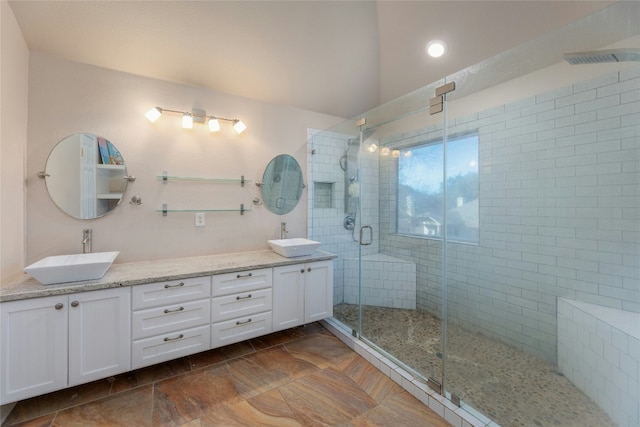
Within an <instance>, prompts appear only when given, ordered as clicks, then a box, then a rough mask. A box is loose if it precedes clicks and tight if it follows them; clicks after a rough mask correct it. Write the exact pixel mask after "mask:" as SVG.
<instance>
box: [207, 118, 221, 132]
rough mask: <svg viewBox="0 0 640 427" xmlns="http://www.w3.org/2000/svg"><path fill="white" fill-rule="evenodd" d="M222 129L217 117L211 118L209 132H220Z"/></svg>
mask: <svg viewBox="0 0 640 427" xmlns="http://www.w3.org/2000/svg"><path fill="white" fill-rule="evenodd" d="M219 130H220V123H219V122H218V119H216V118H215V117H211V118H209V132H218V131H219Z"/></svg>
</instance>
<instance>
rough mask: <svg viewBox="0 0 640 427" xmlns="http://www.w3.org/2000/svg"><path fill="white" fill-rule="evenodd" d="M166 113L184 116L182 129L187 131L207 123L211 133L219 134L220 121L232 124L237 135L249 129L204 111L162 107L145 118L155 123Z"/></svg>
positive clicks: (238, 121)
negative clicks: (195, 125)
mask: <svg viewBox="0 0 640 427" xmlns="http://www.w3.org/2000/svg"><path fill="white" fill-rule="evenodd" d="M165 113H170V114H179V115H181V116H182V127H183V128H185V129H192V128H193V123H203V124H204V123H207V125H208V127H209V131H210V132H217V131H219V130H220V120H222V121H225V122H231V124H232V126H233V129H234V130H235V131H236V133H238V134H241V133H242V132H244V131H245V129H247V125H245V124H244V123H243V122H242V121H241V120H239V119H225V118H224V117H216V116H208V115H207V112H206V111H204V110H198V109H195V108H194V109H193V110H191V112H187V111H178V110H169V109H167V108H162V107H153V108H152V109H150V110H149V111H147V112H146V113H145V115H144V116H145V117H146V118H147V119H148V120H149V121H150V122H152V123H153V122H155V121H156V120H158V119H159V118H160V116H162V115H163V114H165Z"/></svg>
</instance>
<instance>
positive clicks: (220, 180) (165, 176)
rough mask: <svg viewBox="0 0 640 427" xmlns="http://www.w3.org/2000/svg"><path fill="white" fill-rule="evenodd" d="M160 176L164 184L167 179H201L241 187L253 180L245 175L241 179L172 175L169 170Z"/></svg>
mask: <svg viewBox="0 0 640 427" xmlns="http://www.w3.org/2000/svg"><path fill="white" fill-rule="evenodd" d="M158 178H159V179H161V180H162V181H163V184H166V183H167V181H200V182H211V183H218V184H238V183H239V184H240V186H241V187H244V183H245V182H251V181H249V180H246V179H244V175H242V176H240V179H226V178H202V177H195V176H170V175H168V174H167V172H162V175H158Z"/></svg>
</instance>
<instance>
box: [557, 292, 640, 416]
mask: <svg viewBox="0 0 640 427" xmlns="http://www.w3.org/2000/svg"><path fill="white" fill-rule="evenodd" d="M558 366H559V369H560V371H561V372H562V373H563V374H564V375H566V376H567V378H569V379H570V380H571V382H572V383H574V384H575V385H576V386H577V387H578V388H579V389H580V390H582V391H583V392H584V393H585V394H586V395H587V396H589V397H590V398H591V399H593V400H594V401H595V402H596V403H597V404H598V406H600V407H601V408H602V409H603V410H604V411H606V412H607V413H608V414H609V416H610V417H611V418H612V419H613V420H614V421H615V422H616V423H617V424H618V425H619V426H620V427H633V426H637V425H638V424H639V423H640V377H639V375H640V372H639V371H640V314H638V313H631V312H625V311H622V310H615V309H611V308H608V307H602V306H596V305H593V304H588V303H583V302H579V301H571V300H567V299H564V298H558Z"/></svg>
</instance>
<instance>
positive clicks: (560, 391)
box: [308, 2, 640, 426]
mask: <svg viewBox="0 0 640 427" xmlns="http://www.w3.org/2000/svg"><path fill="white" fill-rule="evenodd" d="M638 16H640V4H638V3H637V2H618V3H615V4H614V5H612V6H610V7H608V8H606V9H604V10H602V11H600V12H598V13H596V14H594V15H591V16H589V17H586V18H585V19H583V20H580V21H577V22H575V23H573V24H571V25H569V26H567V27H565V28H562V29H561V30H558V31H555V32H553V33H549V34H547V35H545V36H544V37H542V38H540V39H537V40H534V41H532V42H530V43H527V44H525V45H521V46H519V47H517V48H516V49H513V50H511V51H508V52H505V53H503V54H501V55H498V56H496V57H494V58H491V59H489V60H487V61H485V62H483V63H480V64H477V65H474V66H472V67H470V68H468V69H465V70H462V71H460V72H458V73H455V74H453V75H451V76H447V77H446V78H444V79H442V80H440V81H437V82H433V83H431V84H429V85H427V86H425V87H423V88H421V89H419V90H417V91H415V92H412V93H410V94H407V95H405V96H403V97H400V98H398V99H396V100H394V101H392V102H390V103H387V104H384V105H381V106H379V107H377V108H375V109H373V110H371V111H368V112H365V113H363V114H362V115H360V116H358V117H355V118H353V119H350V120H347V121H345V122H343V123H341V124H339V125H337V126H334V127H333V128H331V129H326V130H322V131H310V135H309V140H308V174H309V178H308V182H309V188H308V190H309V191H308V196H309V222H308V224H309V230H308V235H309V237H310V238H312V239H314V240H318V241H320V242H322V244H323V246H322V248H323V249H324V250H327V251H329V252H333V253H336V254H337V255H338V258H337V260H336V261H335V265H334V272H335V274H334V275H335V277H334V320H335V321H337V322H340V324H342V325H343V326H344V327H345V328H346V329H347V330H349V331H350V333H351V334H352V335H353V336H354V339H358V340H362V341H364V342H366V343H367V345H369V346H371V347H373V348H375V349H376V351H378V352H379V353H380V354H383V355H384V356H385V357H387V358H389V359H390V360H393V361H394V362H395V363H396V364H398V366H401V367H402V368H403V369H404V370H406V371H407V372H410V373H411V374H412V375H413V376H415V377H416V378H421V379H423V380H424V382H425V383H427V384H428V385H429V387H430V388H431V389H432V390H434V392H436V393H439V394H441V395H442V396H444V397H445V398H446V399H448V400H450V401H451V402H452V403H453V404H454V405H458V406H461V407H462V408H463V409H465V410H466V411H468V413H469V414H472V415H473V416H474V417H475V418H474V419H476V420H480V422H481V423H486V424H488V423H490V422H495V423H497V424H500V425H538V426H540V425H542V426H547V425H549V426H550V425H562V426H574V425H575V426H583V425H594V426H614V425H619V426H638V424H639V419H638V418H639V412H640V403H639V402H640V397H639V393H640V391H639V390H640V387H639V386H638V383H639V375H640V372H639V371H640V314H638V313H640V231H639V230H640V202H639V200H640V49H639V48H640V36H639V34H640V31H639V25H640V24H639V20H638V19H637V17H638Z"/></svg>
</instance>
